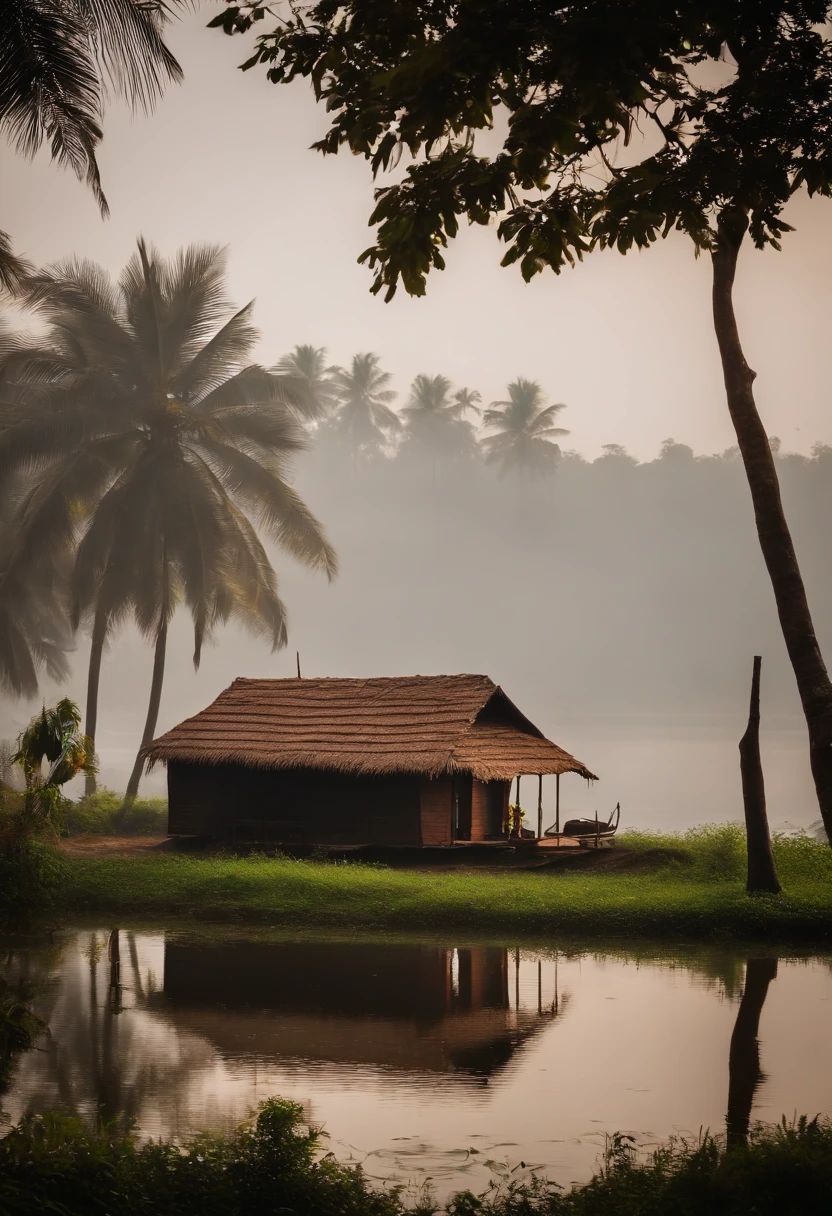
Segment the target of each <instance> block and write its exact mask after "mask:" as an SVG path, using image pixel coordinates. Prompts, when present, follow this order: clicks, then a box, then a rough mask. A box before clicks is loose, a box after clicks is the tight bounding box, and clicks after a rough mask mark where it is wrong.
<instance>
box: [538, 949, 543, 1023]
mask: <svg viewBox="0 0 832 1216" xmlns="http://www.w3.org/2000/svg"><path fill="white" fill-rule="evenodd" d="M537 1012H538V1014H542V1013H543V963H542V961H541V960H540V959H538V960H537Z"/></svg>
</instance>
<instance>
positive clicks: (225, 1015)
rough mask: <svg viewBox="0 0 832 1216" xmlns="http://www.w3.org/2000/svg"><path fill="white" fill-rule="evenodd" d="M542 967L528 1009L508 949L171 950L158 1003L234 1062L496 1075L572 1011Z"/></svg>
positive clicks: (239, 946) (287, 946)
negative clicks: (258, 1059) (534, 998)
mask: <svg viewBox="0 0 832 1216" xmlns="http://www.w3.org/2000/svg"><path fill="white" fill-rule="evenodd" d="M542 968H543V964H542V961H541V962H540V964H539V969H540V972H541V975H540V991H539V999H538V1002H537V1006H536V1007H534V1006H532V1007H528V1006H527V1005H524V1004H523V1003H522V1002H521V1000H520V995H519V990H518V988H517V985H518V983H519V977H520V960H519V957H516V956H515V954H512V955H511V956H510V955H509V951H508V950H506V949H504V948H501V947H497V946H469V947H464V948H460V949H448V948H445V947H440V946H433V945H386V946H384V945H381V946H380V945H378V944H372V945H363V944H351V945H347V946H345V945H343V944H334V943H328V944H327V943H317V944H315V945H314V947H313V948H311V949H310V946H309V943H294V942H292V943H281V944H278V945H273V944H270V945H264V944H261V943H235V944H233V945H220V946H213V947H198V946H192V945H182V944H176V943H166V945H165V966H164V996H163V998H160V1000H159V1001H158V1002H157V1003H156V1007H157V1008H158V1009H159V1010H160V1011H162V1012H163V1013H164V1014H166V1015H167V1016H168V1017H170V1018H171V1019H172V1020H173V1021H174V1022H175V1023H176V1025H177V1026H179V1027H183V1028H186V1029H188V1030H192V1031H196V1032H197V1033H200V1034H204V1035H205V1036H206V1037H207V1038H209V1039H210V1040H211V1042H212V1043H214V1045H215V1046H216V1047H217V1048H218V1050H219V1051H220V1052H222V1054H223V1056H225V1057H226V1058H228V1059H245V1058H247V1057H251V1056H257V1055H260V1056H268V1057H270V1058H272V1059H280V1058H287V1059H290V1060H294V1059H301V1060H305V1061H310V1062H311V1061H319V1062H327V1063H333V1064H336V1063H341V1064H354V1065H355V1064H363V1065H371V1066H374V1067H378V1068H383V1069H390V1068H394V1069H396V1070H403V1071H406V1072H417V1073H456V1074H462V1075H468V1076H476V1077H480V1078H483V1079H487V1078H489V1077H492V1076H494V1075H495V1074H496V1073H498V1072H499V1071H500V1070H501V1069H503V1068H504V1067H505V1066H506V1065H507V1064H508V1062H509V1061H510V1060H511V1058H512V1056H513V1055H514V1054H515V1052H517V1051H518V1050H519V1049H520V1048H521V1047H522V1045H523V1044H524V1043H525V1042H526V1041H527V1040H528V1039H529V1038H531V1037H532V1036H533V1035H535V1034H536V1033H538V1032H539V1031H540V1030H541V1029H542V1028H543V1027H544V1026H546V1025H548V1024H549V1023H550V1022H551V1021H552V1020H553V1019H554V1018H555V1017H557V1016H559V1013H560V1012H562V1011H563V1008H564V1005H563V1003H562V1002H561V1000H560V996H559V994H556V993H555V991H554V985H553V981H552V978H551V976H549V975H548V974H547V981H550V982H548V983H547V986H546V989H547V990H546V1000H545V1002H544V997H543V972H542ZM552 969H553V964H551V963H550V964H549V965H548V969H547V970H548V971H552ZM552 974H554V973H553V971H552ZM232 1014H233V1016H231V1015H232Z"/></svg>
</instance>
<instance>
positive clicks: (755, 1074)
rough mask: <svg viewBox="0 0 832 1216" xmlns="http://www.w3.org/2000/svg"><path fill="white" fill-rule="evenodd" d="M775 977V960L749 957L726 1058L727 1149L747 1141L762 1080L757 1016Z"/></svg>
mask: <svg viewBox="0 0 832 1216" xmlns="http://www.w3.org/2000/svg"><path fill="white" fill-rule="evenodd" d="M776 977H777V959H776V958H750V959H749V960H748V962H747V963H746V967H745V987H744V988H743V993H742V1000H741V1001H740V1007H739V1009H738V1010H737V1020H736V1022H735V1023H734V1033H733V1034H732V1035H731V1050H730V1053H729V1055H728V1113H727V1115H726V1118H725V1123H726V1127H727V1131H728V1146H729V1148H731V1147H734V1146H736V1145H740V1144H746V1143H747V1141H748V1128H749V1124H750V1123H751V1107H752V1105H753V1103H754V1092H755V1090H756V1089H757V1086H758V1085H759V1084H760V1082H761V1081H762V1079H763V1071H762V1069H761V1068H760V1043H759V1039H758V1038H757V1036H758V1034H759V1032H760V1014H761V1013H762V1012H763V1005H764V1004H765V999H766V995H767V993H768V986H769V984H770V983H771V981H772V980H773V979H776Z"/></svg>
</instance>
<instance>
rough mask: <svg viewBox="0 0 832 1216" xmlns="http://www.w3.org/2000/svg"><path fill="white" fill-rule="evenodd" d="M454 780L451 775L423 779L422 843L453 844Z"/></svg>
mask: <svg viewBox="0 0 832 1216" xmlns="http://www.w3.org/2000/svg"><path fill="white" fill-rule="evenodd" d="M452 797H453V781H452V779H451V778H450V777H435V778H434V779H433V780H432V781H430V780H427V781H422V784H421V810H422V844H433V845H448V844H453V838H452V833H451V813H452V808H453V802H452Z"/></svg>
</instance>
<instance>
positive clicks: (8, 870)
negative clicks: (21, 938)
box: [0, 834, 68, 929]
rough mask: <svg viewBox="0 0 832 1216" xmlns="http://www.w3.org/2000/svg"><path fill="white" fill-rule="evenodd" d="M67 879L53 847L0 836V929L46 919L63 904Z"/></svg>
mask: <svg viewBox="0 0 832 1216" xmlns="http://www.w3.org/2000/svg"><path fill="white" fill-rule="evenodd" d="M67 876H68V869H67V863H66V859H65V858H64V857H63V856H62V855H61V853H60V852H59V851H58V849H56V848H55V847H54V845H51V844H47V843H45V842H44V841H41V840H30V839H20V838H19V837H17V836H15V835H9V834H7V835H5V836H0V925H2V926H3V927H4V928H9V929H17V928H21V927H24V926H26V925H27V924H29V922H30V921H32V920H41V919H42V918H43V917H45V916H46V917H48V916H49V915H50V914H51V913H53V912H54V911H55V909H56V908H57V907H58V906H59V905H62V903H63V900H64V898H65V892H66V886H67Z"/></svg>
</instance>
